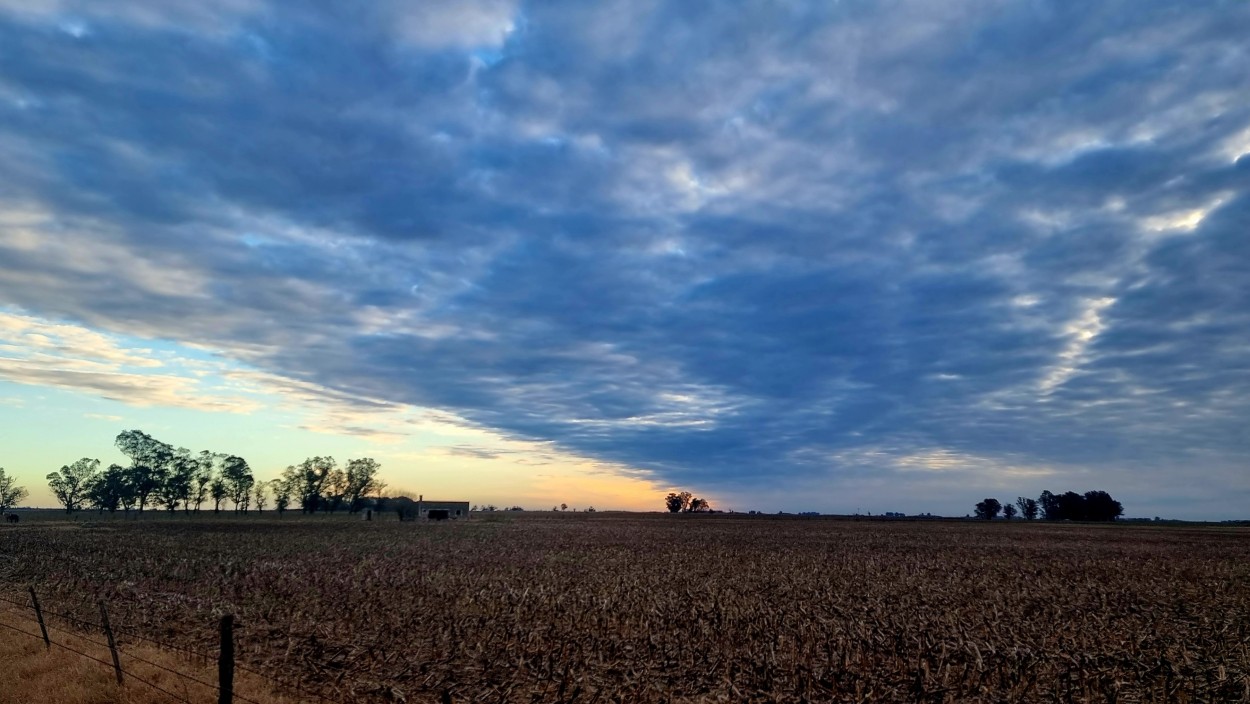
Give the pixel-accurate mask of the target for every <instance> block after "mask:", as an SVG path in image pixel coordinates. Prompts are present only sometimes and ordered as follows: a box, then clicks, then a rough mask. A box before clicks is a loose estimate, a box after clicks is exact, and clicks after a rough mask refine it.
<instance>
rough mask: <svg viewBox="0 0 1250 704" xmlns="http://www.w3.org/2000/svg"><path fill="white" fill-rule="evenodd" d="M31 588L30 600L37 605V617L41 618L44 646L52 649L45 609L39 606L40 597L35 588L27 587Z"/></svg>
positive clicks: (40, 629) (40, 627) (40, 626)
mask: <svg viewBox="0 0 1250 704" xmlns="http://www.w3.org/2000/svg"><path fill="white" fill-rule="evenodd" d="M27 589H29V590H30V601H31V603H32V604H34V605H35V618H36V619H38V620H39V632H40V633H42V634H43V647H44V648H47V649H48V650H51V649H52V641H50V640H48V627H47V626H45V625H44V623H43V609H41V608H39V597H37V596H35V588H34V587H27Z"/></svg>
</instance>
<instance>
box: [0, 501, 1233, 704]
mask: <svg viewBox="0 0 1250 704" xmlns="http://www.w3.org/2000/svg"><path fill="white" fill-rule="evenodd" d="M3 537H4V540H3V541H0V556H4V557H9V558H13V559H11V560H4V561H3V562H5V563H8V568H7V569H6V572H7V573H8V574H7V575H5V576H6V577H7V579H8V580H9V581H10V583H13V584H19V585H20V584H26V583H33V584H35V585H36V587H37V588H38V589H39V590H40V591H41V597H42V598H43V599H44V600H45V601H46V602H47V605H48V606H49V608H51V607H52V606H57V607H60V608H62V609H65V610H68V611H71V612H72V613H74V614H79V615H81V616H82V617H84V618H89V617H90V616H91V615H92V614H93V613H95V611H96V608H97V607H96V606H95V600H96V599H101V598H102V599H105V600H107V602H108V604H109V608H110V610H111V614H112V616H111V618H112V620H113V621H114V623H115V624H120V625H121V626H122V627H123V628H125V629H129V630H130V632H132V633H134V634H135V635H143V636H147V637H151V638H156V639H160V640H163V641H170V642H173V643H176V644H178V645H180V646H183V647H188V648H191V649H198V650H202V651H213V650H214V649H215V647H216V641H215V637H216V634H215V627H216V622H215V621H214V616H215V615H217V614H220V613H223V612H232V613H235V614H236V623H237V626H236V629H237V639H238V646H237V652H238V657H239V660H240V662H241V663H242V664H244V665H246V666H248V667H251V668H254V669H257V670H260V671H262V672H264V673H266V674H270V675H275V676H281V677H283V678H285V679H288V680H290V681H293V682H296V683H298V684H299V685H300V686H302V687H305V688H308V689H311V690H314V691H316V692H319V693H321V694H323V695H325V696H326V697H328V698H330V699H332V700H335V701H353V700H359V701H377V700H378V699H379V697H380V696H386V697H390V698H401V697H403V698H406V699H407V701H409V702H420V701H437V700H438V698H439V697H440V696H441V695H442V694H443V693H444V692H450V694H451V695H452V696H453V697H454V699H455V700H456V701H506V702H513V701H542V702H560V701H565V702H567V701H580V702H591V701H603V702H609V701H613V702H649V701H656V702H659V701H690V702H702V701H734V702H741V701H760V702H765V701H796V702H797V701H847V702H852V701H854V702H896V701H922V702H944V701H945V702H1002V701H1020V702H1031V701H1038V702H1050V701H1096V702H1103V701H1106V702H1173V701H1243V700H1245V699H1247V698H1250V656H1248V655H1247V643H1250V540H1247V538H1250V532H1247V531H1245V530H1241V529H1215V528H1212V529H1172V528H1167V529H1165V528H1155V527H1130V526H1109V527H1093V526H1073V525H1047V524H1041V523H1028V524H1026V523H1024V522H1020V521H1017V522H1014V523H1013V524H1004V523H1002V522H995V523H993V524H982V523H942V522H877V521H862V522H857V521H848V520H828V519H806V520H797V519H792V520H784V519H780V518H771V517H770V518H760V517H750V518H747V517H740V516H738V517H735V516H667V515H653V516H652V515H628V514H624V515H622V514H604V513H600V514H593V515H588V514H579V515H569V514H524V515H508V516H506V517H500V518H497V519H495V520H481V519H474V520H473V521H469V522H463V523H458V524H443V525H424V524H413V523H398V522H394V523H380V522H373V523H364V522H359V521H354V520H345V519H339V518H334V517H330V518H325V517H321V516H316V517H311V518H301V517H298V516H291V515H288V516H287V517H285V518H283V519H281V520H276V519H268V518H267V519H257V518H255V517H250V518H249V517H231V519H221V520H200V519H196V518H194V517H190V518H187V517H183V516H173V517H161V518H157V519H150V518H145V519H144V520H142V521H133V520H132V521H123V520H115V521H107V522H102V523H100V524H99V525H98V526H97V525H91V524H88V525H84V526H82V527H80V528H77V529H75V530H68V531H67V530H64V529H63V528H61V527H59V526H57V525H55V524H47V525H46V526H44V525H41V524H39V523H37V522H36V523H33V524H32V525H29V526H24V527H23V528H22V529H20V530H14V531H10V532H8V533H6V534H5V535H4V536H3ZM124 637H125V636H124V635H123V638H124Z"/></svg>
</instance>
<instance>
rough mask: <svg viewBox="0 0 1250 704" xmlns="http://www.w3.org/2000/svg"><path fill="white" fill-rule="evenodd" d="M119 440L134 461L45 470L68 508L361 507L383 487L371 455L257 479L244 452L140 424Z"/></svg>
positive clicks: (309, 463)
mask: <svg viewBox="0 0 1250 704" xmlns="http://www.w3.org/2000/svg"><path fill="white" fill-rule="evenodd" d="M115 444H116V445H117V448H118V449H119V450H121V452H122V454H124V455H126V456H127V457H129V458H130V464H129V465H128V466H123V465H118V464H112V465H109V467H108V468H107V469H105V470H103V471H101V470H100V460H97V459H92V458H90V457H84V458H82V459H80V460H78V461H76V462H73V463H72V464H67V465H64V466H62V467H61V469H60V470H58V471H56V472H52V473H50V474H48V475H47V480H48V487H49V488H50V489H51V490H52V493H53V494H54V495H55V496H56V498H57V501H59V502H60V503H61V505H62V506H63V507H64V508H65V510H66V512H69V513H72V512H74V511H79V510H82V509H83V508H91V509H96V510H98V511H100V512H104V511H108V512H109V513H113V512H115V511H117V510H118V509H121V510H122V511H123V512H126V513H129V512H130V511H131V510H138V511H139V512H140V513H142V512H143V511H144V510H145V509H147V508H148V507H159V508H164V509H165V510H166V511H170V512H173V511H176V510H178V509H180V508H181V509H182V510H183V511H192V510H194V511H200V510H201V508H202V507H203V506H204V505H205V504H206V503H207V502H208V501H212V506H213V512H214V513H220V512H221V510H222V507H223V505H225V506H228V507H232V508H233V510H234V511H235V512H236V513H246V512H247V511H249V510H250V509H251V508H253V507H255V508H256V509H257V510H259V511H264V510H265V508H266V507H267V506H268V505H269V500H270V498H271V497H272V499H273V506H274V508H275V509H277V511H278V513H279V514H282V513H284V512H285V511H286V510H287V509H288V508H291V507H293V506H297V507H298V508H299V509H300V510H301V511H302V512H304V513H315V512H316V511H318V510H322V511H325V512H328V513H333V512H335V511H338V510H340V509H343V508H346V509H347V510H349V511H352V512H355V511H358V510H360V509H361V508H362V507H363V506H364V505H365V503H366V500H367V499H366V497H367V496H368V495H369V494H370V493H372V492H378V491H381V489H382V488H383V487H384V484H383V483H382V482H381V480H380V479H379V477H378V471H379V470H380V469H381V465H380V464H378V462H377V461H376V460H374V459H372V458H370V457H364V458H361V459H353V460H348V462H347V465H346V466H345V467H344V468H340V467H339V466H338V463H337V462H335V460H334V458H333V457H310V458H308V459H306V460H304V461H303V462H301V463H300V464H297V465H291V466H289V467H287V468H286V469H285V470H284V471H283V472H282V475H281V476H280V477H278V478H277V479H273V480H270V481H257V480H256V477H255V476H254V475H253V473H252V468H251V466H249V465H248V463H247V460H245V459H243V458H242V457H239V456H238V455H234V454H229V453H221V452H211V451H209V450H202V451H200V452H198V453H195V452H192V451H191V450H188V449H186V448H185V447H179V448H174V447H173V446H172V445H170V444H169V443H165V442H162V441H160V440H157V439H156V438H154V437H152V436H151V435H148V434H147V433H145V432H143V431H141V430H125V431H122V432H121V433H120V434H118V436H117V438H116V440H115ZM2 477H3V471H2V470H0V478H2ZM0 483H3V482H0ZM0 488H2V487H0ZM22 496H25V490H24V489H22ZM18 498H19V499H20V498H21V497H18ZM0 499H3V497H2V496H0ZM3 503H4V502H3V501H2V500H0V504H3ZM10 505H11V504H10Z"/></svg>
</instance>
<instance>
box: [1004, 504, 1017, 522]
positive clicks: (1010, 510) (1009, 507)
mask: <svg viewBox="0 0 1250 704" xmlns="http://www.w3.org/2000/svg"><path fill="white" fill-rule="evenodd" d="M1015 515H1016V507H1015V505H1014V504H1003V518H1006V519H1007V520H1009V521H1010V520H1011V519H1012V518H1014V517H1015Z"/></svg>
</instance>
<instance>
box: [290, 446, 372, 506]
mask: <svg viewBox="0 0 1250 704" xmlns="http://www.w3.org/2000/svg"><path fill="white" fill-rule="evenodd" d="M381 468H382V465H380V464H379V463H378V462H377V460H374V459H373V458H371V457H364V458H361V459H357V460H348V461H347V465H346V466H345V467H343V468H340V467H339V466H338V463H337V462H335V460H334V458H333V457H309V458H307V459H305V460H304V461H303V462H301V463H299V464H295V465H291V466H289V467H287V468H286V469H285V470H284V471H283V472H282V476H281V477H280V478H279V479H276V480H274V482H273V484H274V508H276V509H277V510H278V513H279V514H281V513H283V512H284V511H286V510H287V508H288V507H290V506H291V502H292V501H295V502H297V503H298V505H299V508H300V511H302V512H303V513H316V512H317V511H318V510H321V511H324V512H327V513H334V512H335V511H338V510H339V509H347V511H348V512H349V513H356V512H357V511H359V510H361V509H362V508H365V507H366V505H367V504H368V503H369V500H368V496H369V495H370V494H380V493H381V491H382V490H383V488H385V484H383V483H382V480H381V479H380V477H379V476H378V472H379V470H380V469H381Z"/></svg>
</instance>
